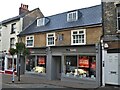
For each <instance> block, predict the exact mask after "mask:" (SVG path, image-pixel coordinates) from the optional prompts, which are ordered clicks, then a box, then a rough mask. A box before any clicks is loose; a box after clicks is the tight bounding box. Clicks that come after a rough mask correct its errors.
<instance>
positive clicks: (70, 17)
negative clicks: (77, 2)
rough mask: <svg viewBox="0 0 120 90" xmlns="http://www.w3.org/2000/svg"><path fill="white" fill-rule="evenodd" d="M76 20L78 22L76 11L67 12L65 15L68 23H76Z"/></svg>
mask: <svg viewBox="0 0 120 90" xmlns="http://www.w3.org/2000/svg"><path fill="white" fill-rule="evenodd" d="M77 20H78V11H73V12H69V13H68V14H67V21H68V22H72V21H77Z"/></svg>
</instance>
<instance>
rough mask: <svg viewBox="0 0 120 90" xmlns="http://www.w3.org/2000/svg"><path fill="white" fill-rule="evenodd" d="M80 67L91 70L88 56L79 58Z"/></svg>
mask: <svg viewBox="0 0 120 90" xmlns="http://www.w3.org/2000/svg"><path fill="white" fill-rule="evenodd" d="M79 66H80V67H85V68H89V59H88V58H87V56H83V57H80V58H79Z"/></svg>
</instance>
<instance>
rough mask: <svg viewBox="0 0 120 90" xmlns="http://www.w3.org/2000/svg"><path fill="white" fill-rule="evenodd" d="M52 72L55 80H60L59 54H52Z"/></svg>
mask: <svg viewBox="0 0 120 90" xmlns="http://www.w3.org/2000/svg"><path fill="white" fill-rule="evenodd" d="M53 62H54V65H53V73H54V79H55V80H61V56H53Z"/></svg>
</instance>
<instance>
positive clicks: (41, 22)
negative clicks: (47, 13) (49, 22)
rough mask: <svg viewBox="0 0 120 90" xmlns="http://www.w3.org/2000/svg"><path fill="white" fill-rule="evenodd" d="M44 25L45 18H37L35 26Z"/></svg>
mask: <svg viewBox="0 0 120 90" xmlns="http://www.w3.org/2000/svg"><path fill="white" fill-rule="evenodd" d="M44 25H45V18H39V19H37V26H44Z"/></svg>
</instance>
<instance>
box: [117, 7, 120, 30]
mask: <svg viewBox="0 0 120 90" xmlns="http://www.w3.org/2000/svg"><path fill="white" fill-rule="evenodd" d="M118 8H119V9H120V6H117V9H116V10H117V11H116V12H117V15H116V16H117V31H120V25H119V24H120V16H118V12H120V10H118Z"/></svg>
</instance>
